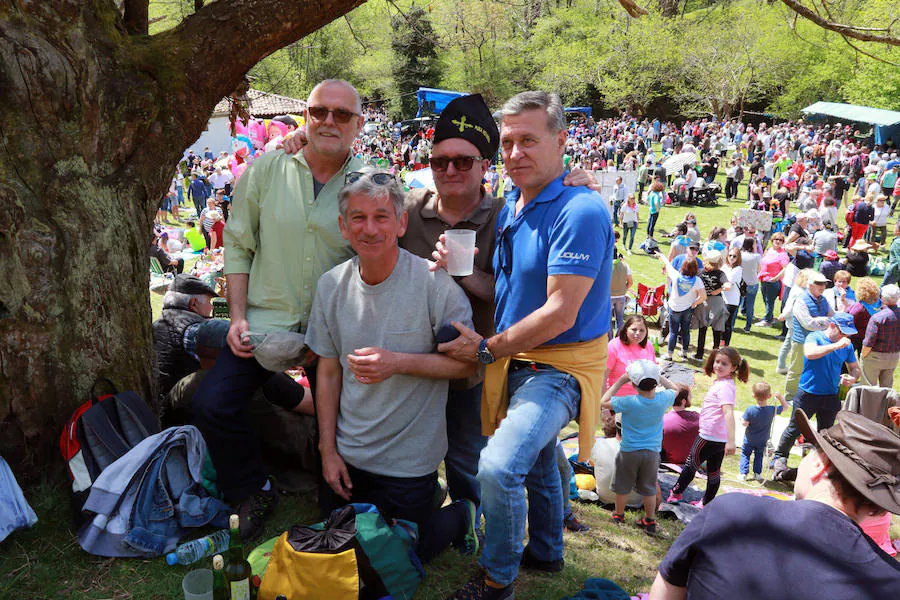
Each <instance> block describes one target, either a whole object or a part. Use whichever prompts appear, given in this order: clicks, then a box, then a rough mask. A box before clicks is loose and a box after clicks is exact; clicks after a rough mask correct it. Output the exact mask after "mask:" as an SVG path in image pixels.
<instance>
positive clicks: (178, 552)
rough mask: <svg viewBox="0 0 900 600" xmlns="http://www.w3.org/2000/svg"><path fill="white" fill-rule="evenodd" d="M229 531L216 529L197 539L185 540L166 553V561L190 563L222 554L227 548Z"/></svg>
mask: <svg viewBox="0 0 900 600" xmlns="http://www.w3.org/2000/svg"><path fill="white" fill-rule="evenodd" d="M229 537H230V532H229V531H228V530H227V529H223V530H221V531H217V532H215V533H213V534H211V535H208V536H206V537H202V538H200V539H198V540H191V541H190V542H185V543H184V544H181V545H180V546H178V547H177V548H176V549H175V552H169V553H168V554H166V562H167V563H168V564H170V565H190V564H193V563H195V562H197V561H198V560H200V559H201V558H205V557H207V556H212V555H213V554H222V553H223V552H225V551H226V550H228V540H229Z"/></svg>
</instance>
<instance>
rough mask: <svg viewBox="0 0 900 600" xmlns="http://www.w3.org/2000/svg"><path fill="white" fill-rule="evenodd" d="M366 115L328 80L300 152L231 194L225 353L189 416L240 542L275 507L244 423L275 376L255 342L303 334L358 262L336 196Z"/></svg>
mask: <svg viewBox="0 0 900 600" xmlns="http://www.w3.org/2000/svg"><path fill="white" fill-rule="evenodd" d="M361 113H362V108H361V105H360V99H359V94H358V93H357V92H356V90H355V89H354V88H353V87H352V86H351V85H350V84H349V83H347V82H345V81H340V80H326V81H323V82H322V83H320V84H319V85H317V86H316V87H315V88H314V89H313V91H312V92H311V93H310V95H309V100H308V105H307V109H306V111H305V115H304V116H305V117H306V137H307V139H308V143H307V145H306V146H305V147H304V148H303V151H302V152H299V153H296V154H292V155H287V154H285V153H284V152H283V151H279V150H276V151H273V152H267V153H266V154H264V155H263V156H261V157H260V158H258V159H257V160H256V161H254V163H253V165H252V166H251V167H250V168H249V169H247V171H246V172H245V173H244V175H243V176H242V177H241V178H240V180H239V182H238V184H237V187H236V189H235V192H234V202H233V206H232V212H231V218H229V220H228V224H227V225H226V227H225V232H224V240H225V276H226V280H227V283H228V286H227V295H228V305H229V309H230V311H231V327H230V329H229V331H228V346H227V347H225V348H223V349H222V352H221V353H220V354H219V357H218V359H217V360H216V364H215V366H214V367H213V368H212V370H211V371H210V372H209V374H208V375H207V376H206V377H205V378H204V380H203V383H202V385H201V386H200V388H199V389H198V391H197V393H196V394H195V395H194V398H193V409H194V412H195V424H196V425H197V427H198V428H199V429H200V431H201V432H202V433H203V437H204V439H205V440H206V443H207V446H208V449H209V453H210V457H211V458H212V461H213V464H214V466H215V468H216V476H217V481H216V483H217V485H218V487H219V489H220V491H221V492H222V493H223V494H224V495H225V499H226V500H227V501H228V502H229V503H231V504H232V506H233V507H234V508H235V510H236V512H238V514H239V515H240V524H241V535H242V536H243V537H244V539H253V538H255V537H257V536H258V535H259V534H260V533H262V528H263V522H264V520H265V518H266V517H267V516H268V515H269V513H270V512H271V511H272V509H273V508H274V506H275V503H276V500H277V496H276V494H275V490H274V489H272V485H271V482H270V481H269V480H268V478H267V476H266V472H265V468H264V466H263V463H262V458H261V455H260V448H259V441H258V440H257V439H256V437H255V435H254V433H253V431H252V430H251V429H250V426H249V421H248V419H247V416H246V407H247V403H248V402H249V401H250V399H251V397H252V396H253V394H254V393H255V392H256V390H257V389H258V388H259V387H260V386H262V385H263V384H264V383H265V382H266V381H267V380H268V379H269V378H270V377H271V376H272V375H274V373H273V372H272V371H269V370H267V369H265V368H263V367H262V366H261V365H260V364H259V362H258V361H257V360H256V359H255V358H254V355H253V350H254V346H253V343H252V342H251V340H250V337H251V335H250V334H265V333H277V332H298V331H299V332H301V333H303V332H305V331H306V325H307V320H308V318H309V313H310V310H311V308H312V301H313V298H314V296H315V286H316V282H317V281H318V279H319V276H321V275H322V274H323V273H325V272H326V271H329V270H330V269H331V268H332V267H334V266H336V265H338V264H340V263H341V262H343V261H345V260H347V259H348V258H350V257H351V256H352V255H353V252H352V250H351V248H350V245H349V243H348V242H347V241H346V240H345V239H344V238H343V237H342V236H341V232H340V228H339V226H338V213H339V211H338V191H339V190H340V188H341V186H343V184H344V176H345V175H346V174H347V173H350V172H353V171H357V170H359V169H360V168H361V167H362V166H363V165H362V164H361V163H360V162H359V161H358V160H356V159H355V158H353V157H352V155H351V153H350V146H351V145H352V143H353V140H354V139H355V138H356V136H357V135H358V134H359V132H360V130H361V129H362V126H363V123H364V121H365V120H364V118H363V117H362V116H361ZM307 375H308V376H309V375H310V374H309V373H308V374H307ZM285 408H287V409H289V410H290V409H291V408H292V407H285Z"/></svg>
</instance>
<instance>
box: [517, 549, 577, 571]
mask: <svg viewBox="0 0 900 600" xmlns="http://www.w3.org/2000/svg"><path fill="white" fill-rule="evenodd" d="M520 564H521V565H522V566H523V567H525V568H526V569H534V570H535V571H543V572H544V573H559V572H560V571H562V570H563V568H564V567H565V566H566V561H565V559H563V558H560V559H558V560H541V559H539V558H535V557H534V556H532V555H531V552H530V551H529V550H528V546H525V551H524V552H523V553H522V561H521V563H520Z"/></svg>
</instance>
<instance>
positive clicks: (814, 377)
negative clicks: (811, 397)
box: [799, 331, 856, 395]
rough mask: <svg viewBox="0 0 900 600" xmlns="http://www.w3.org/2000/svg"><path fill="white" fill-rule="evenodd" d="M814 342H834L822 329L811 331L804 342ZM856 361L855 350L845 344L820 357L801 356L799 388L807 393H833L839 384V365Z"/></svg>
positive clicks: (820, 344)
mask: <svg viewBox="0 0 900 600" xmlns="http://www.w3.org/2000/svg"><path fill="white" fill-rule="evenodd" d="M810 342H815V343H816V345H818V346H826V345H828V344H832V343H834V342H832V341H831V339H830V338H829V337H828V336H827V335H826V334H825V332H824V331H813V332H812V333H810V334H809V335H808V336H807V337H806V343H807V344H808V343H810ZM855 362H856V351H855V350H854V349H853V346H847V347H846V348H841V349H840V350H835V351H834V352H829V353H828V354H826V355H825V356H823V357H822V358H817V359H815V360H809V359H808V358H806V357H804V358H803V371H802V372H801V373H800V385H799V387H800V389H801V390H803V391H804V392H806V393H807V394H822V395H834V394H837V393H838V388H839V387H840V384H841V366H842V365H843V364H844V363H847V364H848V365H852V364H853V363H855Z"/></svg>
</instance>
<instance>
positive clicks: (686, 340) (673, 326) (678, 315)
mask: <svg viewBox="0 0 900 600" xmlns="http://www.w3.org/2000/svg"><path fill="white" fill-rule="evenodd" d="M692 316H694V309H693V308H688V309H686V310H682V311H680V312H675V311H669V354H672V352H674V351H675V346H677V345H678V338H679V337H681V351H682V352H684V353H685V354H687V351H688V348H689V347H690V345H691V317H692Z"/></svg>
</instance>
